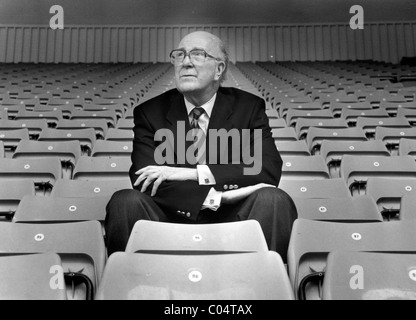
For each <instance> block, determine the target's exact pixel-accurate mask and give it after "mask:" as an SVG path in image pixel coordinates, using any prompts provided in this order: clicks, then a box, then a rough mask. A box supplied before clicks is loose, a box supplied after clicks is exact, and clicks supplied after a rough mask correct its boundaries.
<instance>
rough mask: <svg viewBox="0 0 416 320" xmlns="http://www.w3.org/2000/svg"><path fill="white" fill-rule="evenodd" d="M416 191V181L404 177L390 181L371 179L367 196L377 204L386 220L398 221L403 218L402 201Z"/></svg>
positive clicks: (368, 183)
mask: <svg viewBox="0 0 416 320" xmlns="http://www.w3.org/2000/svg"><path fill="white" fill-rule="evenodd" d="M414 190H416V180H414V179H410V178H406V177H403V178H402V179H388V178H377V177H370V178H369V179H368V181H367V187H366V194H367V195H369V196H371V197H372V198H373V199H374V201H375V202H376V203H377V206H378V210H379V211H380V213H381V214H382V215H383V216H384V217H385V220H398V219H400V217H401V214H402V211H401V209H402V208H401V202H400V200H401V199H402V198H403V197H404V196H406V195H407V194H412V193H413V192H414Z"/></svg>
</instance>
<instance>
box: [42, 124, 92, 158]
mask: <svg viewBox="0 0 416 320" xmlns="http://www.w3.org/2000/svg"><path fill="white" fill-rule="evenodd" d="M38 140H39V141H50V142H59V141H62V142H65V141H74V140H75V141H79V143H80V145H81V151H82V155H91V152H92V149H93V147H94V145H95V142H96V136H95V130H94V129H93V128H86V129H45V130H42V132H41V133H40V135H39V139H38Z"/></svg>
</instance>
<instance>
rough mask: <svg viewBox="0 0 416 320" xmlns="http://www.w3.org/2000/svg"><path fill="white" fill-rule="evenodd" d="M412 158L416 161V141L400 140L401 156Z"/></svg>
mask: <svg viewBox="0 0 416 320" xmlns="http://www.w3.org/2000/svg"><path fill="white" fill-rule="evenodd" d="M408 155H409V156H412V157H413V158H415V160H416V140H411V139H400V142H399V156H408Z"/></svg>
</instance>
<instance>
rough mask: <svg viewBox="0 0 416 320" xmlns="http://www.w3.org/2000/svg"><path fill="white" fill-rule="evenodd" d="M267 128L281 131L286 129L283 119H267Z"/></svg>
mask: <svg viewBox="0 0 416 320" xmlns="http://www.w3.org/2000/svg"><path fill="white" fill-rule="evenodd" d="M269 126H270V128H272V129H275V128H280V129H281V128H286V127H287V125H286V121H285V119H280V118H279V119H276V118H269Z"/></svg>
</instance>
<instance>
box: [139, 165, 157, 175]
mask: <svg viewBox="0 0 416 320" xmlns="http://www.w3.org/2000/svg"><path fill="white" fill-rule="evenodd" d="M155 168H156V167H155V166H147V167H144V168H141V169H140V170H138V171H136V172H135V173H134V174H142V173H143V172H147V171H150V172H153V171H154V169H155Z"/></svg>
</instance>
